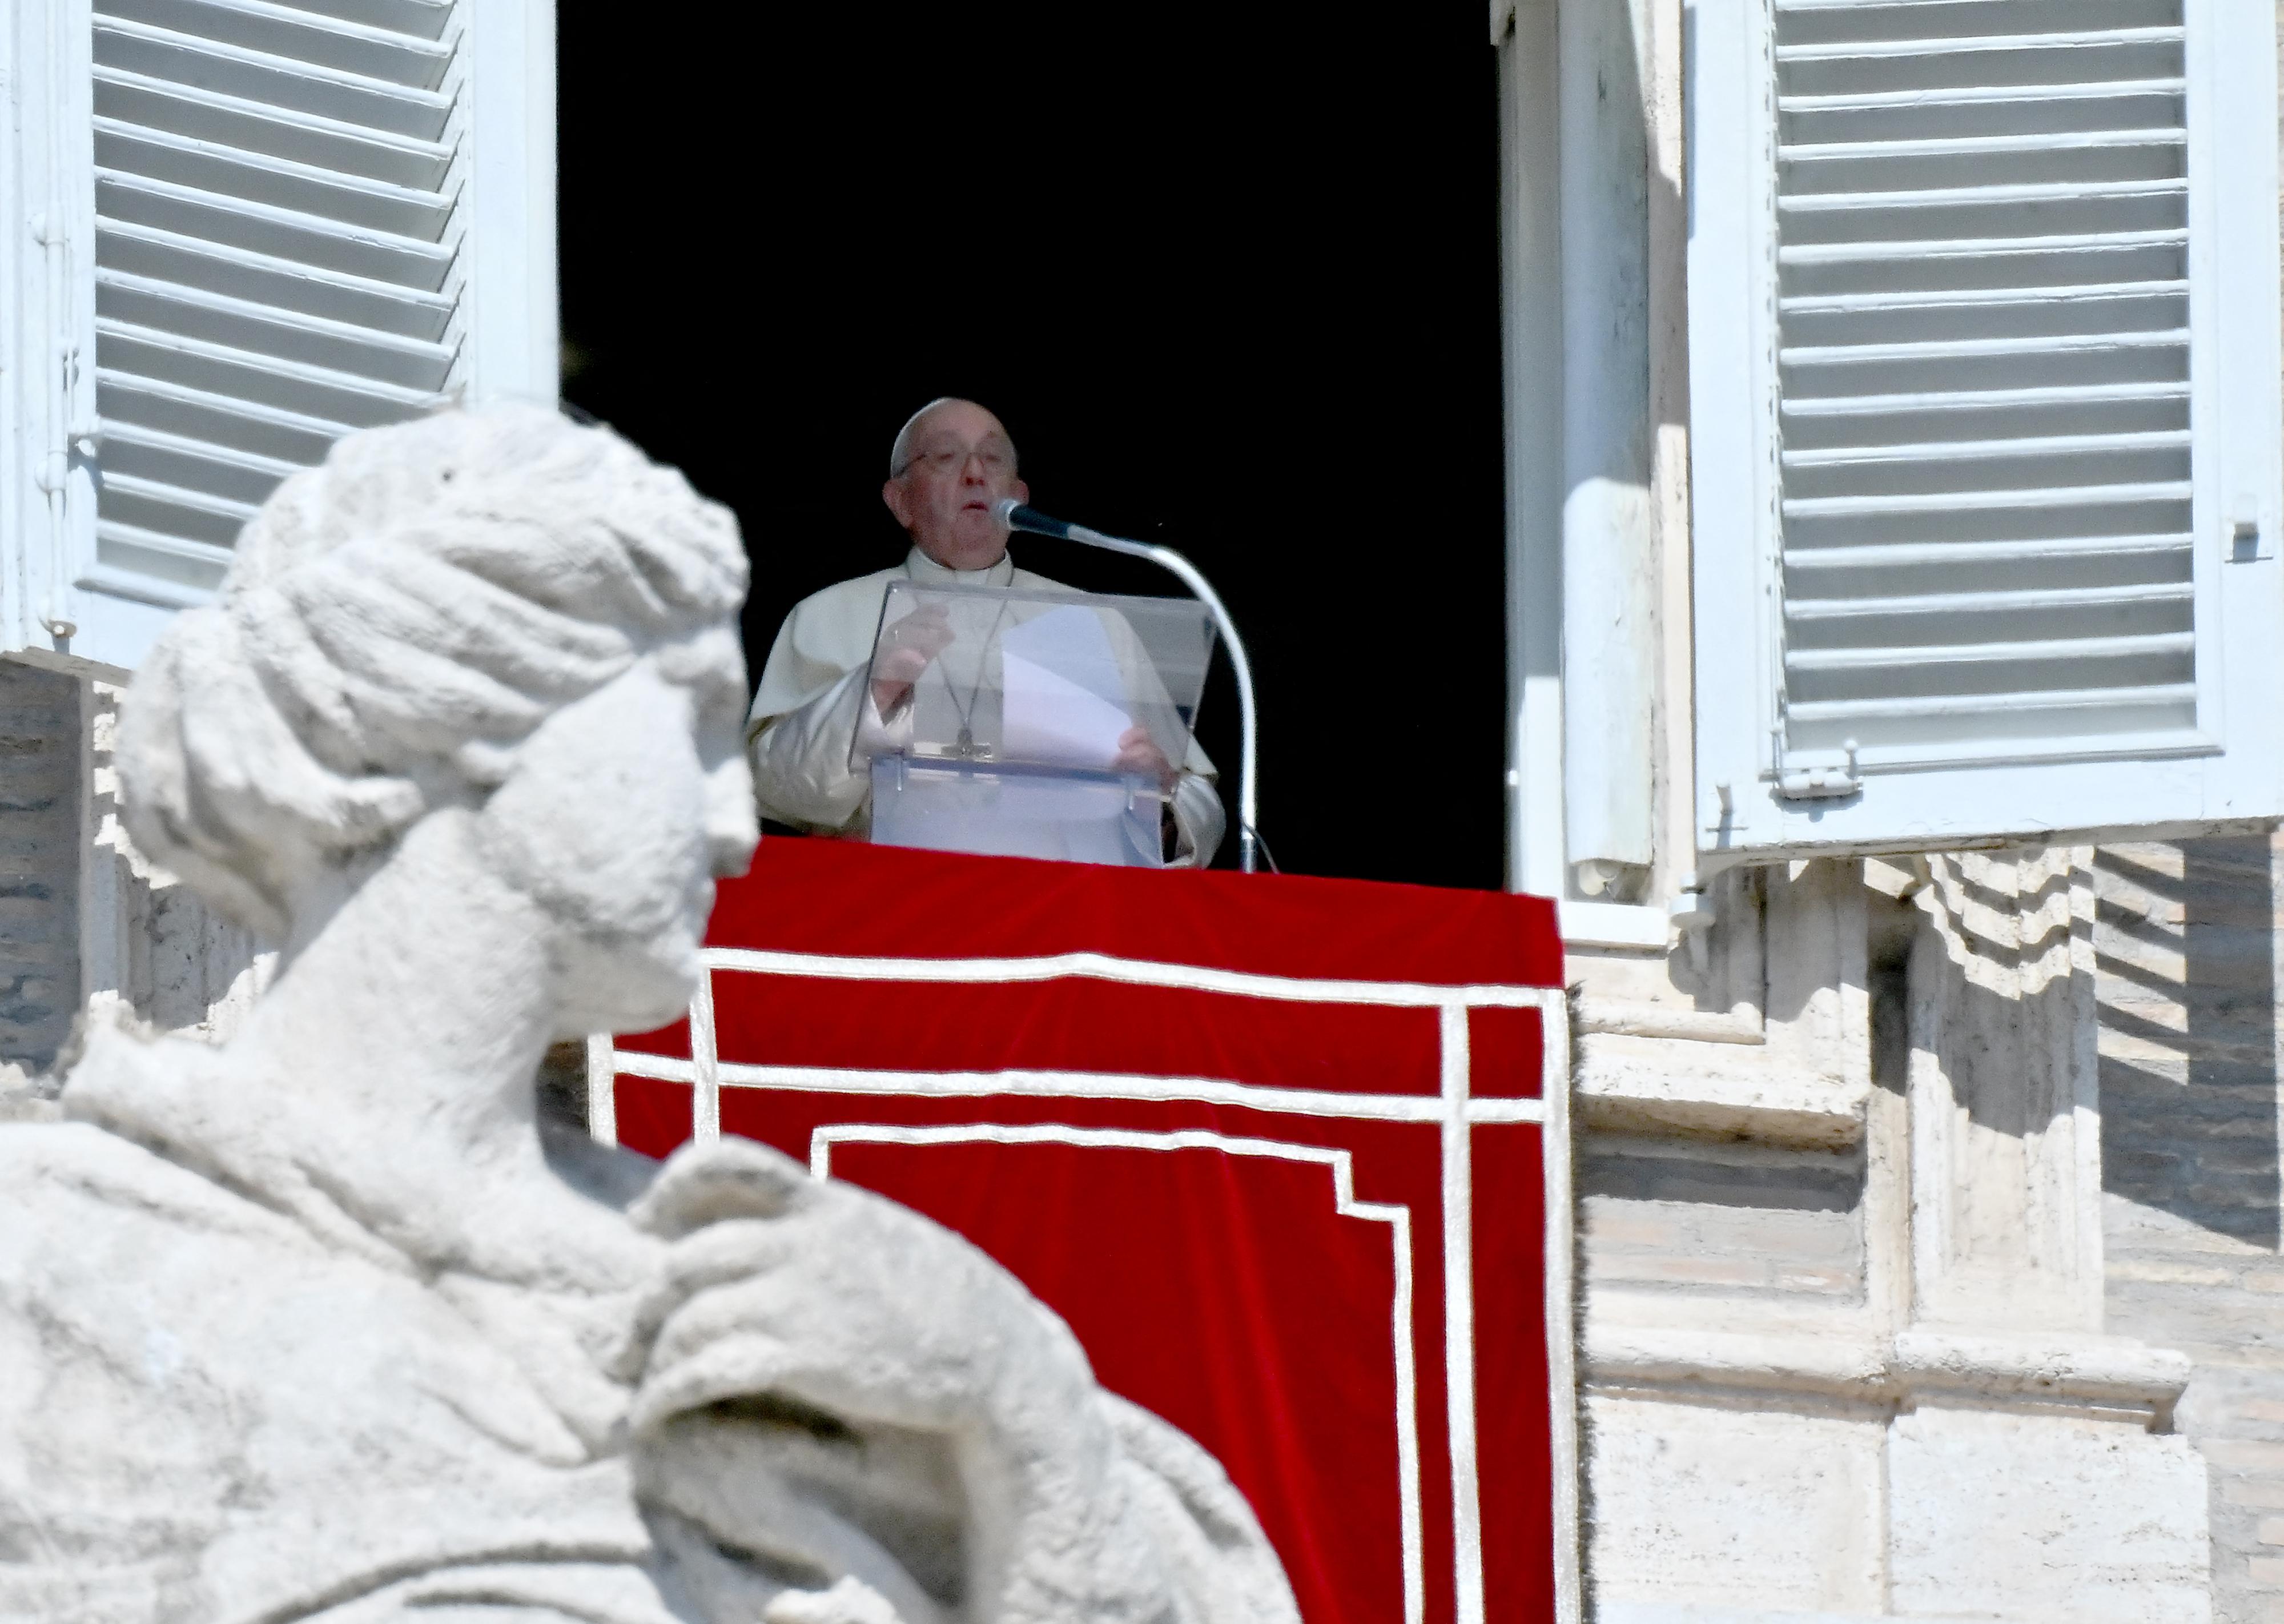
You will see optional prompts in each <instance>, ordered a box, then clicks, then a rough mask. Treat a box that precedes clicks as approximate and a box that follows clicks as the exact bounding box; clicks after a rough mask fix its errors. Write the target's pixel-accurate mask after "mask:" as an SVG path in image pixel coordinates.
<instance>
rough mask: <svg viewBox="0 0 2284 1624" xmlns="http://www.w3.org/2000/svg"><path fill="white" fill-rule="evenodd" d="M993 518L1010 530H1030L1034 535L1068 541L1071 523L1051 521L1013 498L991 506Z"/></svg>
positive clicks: (999, 501) (1036, 510) (1010, 497)
mask: <svg viewBox="0 0 2284 1624" xmlns="http://www.w3.org/2000/svg"><path fill="white" fill-rule="evenodd" d="M991 514H992V517H993V518H995V519H997V520H998V521H999V522H1000V523H1001V524H1003V525H1005V526H1006V527H1008V528H1009V529H1010V530H1028V531H1029V532H1030V533H1031V534H1032V535H1052V536H1055V537H1058V538H1060V539H1062V540H1065V541H1068V539H1069V538H1070V533H1071V527H1070V525H1069V522H1068V520H1065V519H1049V518H1048V517H1047V516H1046V515H1045V514H1044V513H1042V512H1040V511H1038V509H1036V508H1030V507H1025V506H1024V505H1023V504H1021V503H1020V502H1018V501H1016V500H1015V498H1014V497H1013V496H1002V497H1000V498H999V500H998V501H997V502H995V503H993V504H991Z"/></svg>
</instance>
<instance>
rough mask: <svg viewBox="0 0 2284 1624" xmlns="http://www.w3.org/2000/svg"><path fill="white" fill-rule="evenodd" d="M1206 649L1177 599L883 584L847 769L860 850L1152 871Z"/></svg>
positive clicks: (1208, 629) (1200, 628)
mask: <svg viewBox="0 0 2284 1624" xmlns="http://www.w3.org/2000/svg"><path fill="white" fill-rule="evenodd" d="M1214 641H1215V634H1214V625H1213V620H1212V617H1211V615H1210V614H1209V613H1208V611H1207V609H1206V606H1205V605H1203V604H1201V603H1199V602H1197V601H1196V600H1194V599H1192V598H1167V597H1098V596H1091V595H1088V594H1083V593H1077V592H1067V591H1044V592H1041V591H1021V590H1014V589H1004V590H1003V589H992V588H989V587H962V586H930V585H926V584H923V583H921V582H912V581H896V582H890V583H889V586H888V592H887V594H886V595H885V597H884V600H883V603H882V605H881V610H880V629H879V632H878V633H877V635H876V636H875V638H874V641H873V651H872V667H871V669H870V671H869V672H868V673H867V675H868V676H869V678H870V681H871V683H872V687H871V698H872V704H871V705H870V706H868V707H867V708H866V714H865V717H864V722H863V723H862V724H860V725H859V727H858V728H857V730H856V738H855V740H854V741H853V744H852V746H851V749H850V760H849V765H850V766H851V768H852V769H856V770H857V771H860V772H861V771H864V770H866V769H867V768H868V767H869V769H870V771H871V777H872V839H874V840H875V841H877V842H880V844H883V845H893V846H920V847H930V848H933V849H935V850H938V851H966V852H983V853H991V854H997V855H1011V856H1033V857H1062V858H1068V859H1070V860H1072V861H1076V862H1081V863H1125V864H1137V865H1146V866H1153V867H1154V866H1156V865H1157V864H1158V863H1160V862H1161V856H1160V847H1159V825H1160V821H1161V816H1162V807H1163V804H1164V802H1165V800H1166V798H1167V796H1168V795H1169V793H1170V792H1172V789H1173V785H1174V780H1175V777H1176V776H1177V774H1178V773H1179V771H1180V769H1181V767H1182V764H1183V762H1184V761H1185V760H1186V759H1187V757H1188V755H1189V750H1190V730H1191V728H1192V726H1193V723H1194V722H1195V720H1196V717H1197V708H1198V699H1199V696H1200V694H1201V693H1202V691H1204V688H1205V680H1206V671H1207V668H1208V666H1209V665H1210V664H1211V663H1212V660H1213V649H1214Z"/></svg>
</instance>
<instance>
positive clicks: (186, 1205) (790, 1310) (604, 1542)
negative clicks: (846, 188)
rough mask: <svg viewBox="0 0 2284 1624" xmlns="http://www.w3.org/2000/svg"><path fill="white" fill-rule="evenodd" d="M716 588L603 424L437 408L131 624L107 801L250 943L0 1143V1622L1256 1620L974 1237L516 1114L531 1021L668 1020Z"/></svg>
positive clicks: (708, 798) (727, 585)
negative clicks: (265, 955)
mask: <svg viewBox="0 0 2284 1624" xmlns="http://www.w3.org/2000/svg"><path fill="white" fill-rule="evenodd" d="M745 584H746V565H745V560H744V557H743V554H742V551H741V550H740V548H739V541H738V535H737V531H736V527H735V525H734V524H733V522H732V521H731V519H730V517H729V515H728V514H727V513H726V512H725V511H723V510H722V509H720V508H718V507H716V506H714V505H712V504H708V503H705V502H702V501H700V499H699V498H697V497H696V496H693V495H692V492H691V491H690V489H689V488H688V487H687V486H686V485H685V484H684V481H683V480H682V479H681V477H680V476H679V475H678V474H676V473H674V472H671V471H669V470H666V469H661V468H659V467H656V466H654V465H652V464H650V463H649V462H647V461H646V460H645V459H644V458H643V457H641V456H640V454H639V453H637V452H636V451H635V450H634V449H632V448H630V447H629V446H628V445H626V444H625V443H624V442H623V441H620V440H618V439H617V438H616V437H615V436H614V435H612V434H610V433H608V432H606V431H603V430H599V429H593V428H581V427H576V426H573V425H571V424H569V423H567V422H566V421H564V420H563V419H561V418H558V417H556V416H554V415H553V414H551V413H547V412H544V411H541V410H536V409H530V408H518V409H501V410H487V411H483V412H479V413H465V414H454V415H449V416H443V417H438V418H430V419H427V420H425V421H422V422H418V423H414V424H408V425H404V426H399V427H394V428H387V429H379V430H374V431H370V432H367V433H360V434H356V435H353V436H351V437H350V438H348V439H347V440H345V441H342V442H341V443H340V445H339V446H338V447H337V448H336V449H335V450H334V451H333V454H332V457H330V458H329V459H328V460H327V462H326V463H325V465H324V466H323V467H322V468H318V469H316V470H313V471H311V472H307V473H303V474H300V475H297V476H295V477H294V478H293V479H291V480H287V481H286V483H285V485H283V486H282V487H280V488H279V489H278V492H277V494H276V495H275V496H273V497H272V498H271V500H270V503H269V504H268V505H267V506H266V507H265V508H264V509H263V510H262V512H261V514H260V515H259V516H258V517H257V518H256V519H254V521H253V522H252V523H251V524H249V525H248V526H247V527H246V533H245V535H244V536H243V537H242V539H241V540H240V542H239V550H238V557H237V561H236V563H235V565H234V566H233V567H232V570H231V576H230V579H229V581H228V582H227V584H226V585H225V587H224V589H223V595H222V597H221V599H220V601H219V602H217V603H215V605H211V606H209V607H207V608H203V609H197V610H192V611H190V612H188V613H184V614H183V615H182V616H181V617H180V619H179V620H178V621H176V624H175V626H174V628H173V629H172V630H170V631H169V632H168V635H167V636H166V637H165V639H164V640H163V641H162V643H161V644H160V647H159V649H158V650H157V651H156V652H154V653H153V656H152V658H151V660H150V661H149V663H148V664H147V665H146V667H145V669H144V670H143V672H142V674H141V675H139V676H138V678H137V682H136V684H135V687H134V689H133V691H131V693H130V695H129V702H128V708H127V711H126V714H125V716H124V718H123V721H122V725H121V741H120V769H121V775H122V779H123V783H124V790H125V794H126V797H127V802H128V810H129V824H130V828H131V830H132V832H133V833H134V836H135V838H136V839H137V842H138V843H139V844H140V845H141V846H142V847H143V848H144V850H145V852H146V853H147V854H148V855H150V856H151V857H152V858H153V860H155V861H157V862H160V863H165V864H167V865H168V866H169V867H171V868H172V869H174V870H175V871H176V872H178V873H180V874H181V875H183V876H184V878H186V879H187V880H188V881H190V882H191V883H192V885H194V886H196V887H197V888H198V889H199V891H200V892H201V893H203V894H205V895H206V896H207V898H208V899H209V900H211V901H212V902H215V904H216V905H217V906H219V907H222V908H223V909H225V910H228V911H229V912H230V913H231V915H232V916H233V917H236V918H238V919H239V920H240V921H242V922H243V923H245V924H246V925H249V926H251V927H253V928H254V929H255V930H257V931H259V932H261V933H263V934H264V935H266V936H267V937H269V938H270V939H271V940H272V941H277V942H278V943H280V944H282V948H283V952H282V956H281V969H280V972H279V973H278V978H277V980H276V982H275V984H274V986H273V987H272V988H271V989H270V991H269V993H268V994H267V995H265V996H264V997H263V999H262V1002H261V1003H258V1004H257V1005H256V1006H255V1007H254V1010H253V1011H252V1012H251V1013H250V1014H249V1015H248V1017H247V1019H246V1023H245V1025H244V1027H243V1028H242V1029H241V1031H240V1033H239V1035H238V1036H237V1037H236V1038H235V1039H234V1040H233V1041H232V1042H230V1043H229V1044H228V1045H226V1046H224V1047H222V1048H219V1049H216V1048H211V1047H208V1046H207V1045H205V1044H202V1043H199V1042H191V1041H188V1040H182V1039H168V1040H157V1041H153V1040H150V1039H147V1038H145V1037H144V1036H140V1035H137V1034H135V1033H132V1032H129V1031H126V1030H121V1029H116V1028H103V1029H98V1030H95V1031H92V1032H90V1034H89V1035H88V1036H87V1041H86V1042H85V1046H84V1052H83V1053H82V1056H81V1058H79V1060H78V1062H77V1064H76V1066H74V1068H73V1069H72V1070H71V1072H70V1074H69V1075H68V1078H67V1081H66V1084H65V1087H64V1089H63V1091H62V1094H61V1098H60V1108H61V1113H62V1116H63V1118H64V1119H65V1120H59V1121H51V1122H19V1123H12V1124H0V1200H4V1202H5V1206H6V1213H7V1217H6V1221H5V1222H4V1223H0V1619H5V1620H32V1619H38V1620H77V1621H80V1624H114V1621H115V1624H129V1621H133V1624H155V1621H157V1620H168V1621H170V1624H171V1621H176V1620H179V1621H182V1624H206V1621H207V1620H215V1621H216V1624H223V1621H228V1624H252V1621H253V1620H274V1621H279V1624H282V1621H284V1620H325V1624H352V1621H354V1624H366V1621H368V1620H397V1619H413V1618H417V1619H418V1620H423V1621H425V1624H462V1621H465V1624H476V1621H477V1620H499V1621H500V1624H508V1621H509V1620H515V1621H516V1624H538V1621H540V1620H583V1621H588V1624H669V1620H685V1621H686V1620H704V1621H707V1624H731V1620H736V1621H737V1624H899V1621H900V1624H950V1621H951V1620H962V1621H966V1624H987V1621H988V1624H1000V1621H1003V1620H1004V1621H1011V1624H1012V1621H1015V1620H1023V1621H1036V1624H1049V1621H1051V1620H1052V1621H1054V1624H1068V1621H1075V1620H1132V1621H1133V1624H1224V1621H1225V1620H1226V1621H1230V1624H1238V1621H1243V1624H1254V1621H1255V1620H1260V1621H1263V1624H1266V1621H1269V1620H1277V1621H1279V1624H1283V1621H1285V1620H1295V1619H1296V1618H1297V1614H1296V1613H1295V1609H1294V1606H1293V1603H1292V1599H1291V1596H1290V1592H1289V1590H1288V1589H1287V1586H1286V1583H1285V1581H1284V1577H1283V1574H1282V1573H1281V1571H1280V1570H1279V1567H1278V1565H1277V1562H1276V1559H1275V1558H1274V1556H1273V1554H1272V1553H1271V1550H1270V1549H1269V1547H1268V1545H1267V1543H1266V1542H1265V1541H1264V1540H1263V1538H1262V1536H1261V1534H1260V1532H1259V1530H1258V1528H1257V1527H1256V1526H1255V1523H1254V1521H1253V1519H1252V1516H1251V1513H1250V1511H1248V1508H1247V1506H1246V1505H1245V1503H1244V1501H1243V1499H1242V1497H1241V1496H1240V1495H1238V1494H1237V1493H1236V1491H1235V1490H1234V1489H1233V1488H1232V1487H1231V1485H1230V1484H1229V1482H1228V1481H1227V1480H1226V1478H1225V1477H1224V1475H1223V1474H1222V1472H1221V1471H1220V1469H1219V1467H1218V1466H1217V1465H1216V1464H1215V1463H1214V1462H1213V1461H1212V1460H1211V1459H1210V1458H1209V1457H1208V1456H1206V1455H1205V1453H1204V1452H1203V1451H1202V1450H1201V1449H1199V1448H1197V1446H1196V1445H1195V1444H1193V1443H1192V1442H1191V1441H1189V1440H1187V1439H1186V1438H1185V1437H1183V1436H1182V1435H1181V1434H1179V1433H1176V1432H1175V1431H1174V1430H1173V1429H1171V1428H1170V1427H1168V1426H1167V1425H1165V1424H1164V1423H1162V1422H1160V1421H1158V1420H1157V1419H1156V1418H1155V1417H1151V1416H1149V1415H1147V1414H1146V1413H1145V1412H1143V1411H1141V1410H1139V1409H1135V1408H1134V1407H1132V1406H1130V1405H1127V1404H1124V1403H1123V1402H1122V1401H1118V1400H1116V1399H1115V1398H1113V1397H1112V1396H1110V1395H1109V1394H1105V1393H1104V1392H1102V1391H1101V1390H1100V1389H1099V1387H1097V1386H1095V1384H1094V1381H1093V1378H1092V1377H1091V1372H1090V1371H1089V1370H1088V1368H1087V1364H1086V1361H1085V1358H1084V1356H1083V1354H1082V1353H1081V1351H1080V1350H1079V1348H1078V1347H1077V1345H1076V1341H1075V1340H1074V1339H1073V1338H1072V1337H1071V1336H1070V1334H1069V1332H1068V1330H1067V1329H1066V1328H1065V1327H1064V1326H1063V1325H1062V1324H1061V1323H1060V1321H1059V1320H1057V1319H1056V1318H1055V1317H1054V1316H1052V1314H1050V1313H1049V1312H1047V1311H1046V1310H1045V1309H1044V1308H1042V1307H1041V1306H1040V1305H1039V1304H1038V1303H1036V1301H1034V1300H1031V1299H1030V1298H1029V1296H1028V1295H1027V1294H1026V1293H1025V1292H1024V1291H1023V1290H1022V1288H1021V1286H1020V1285H1019V1284H1016V1282H1015V1281H1014V1280H1013V1278H1011V1277H1009V1276H1007V1275H1006V1274H1005V1272H1004V1271H1002V1270H1001V1269H998V1268H997V1266H996V1265H994V1264H993V1263H991V1262H990V1261H989V1260H988V1259H986V1258H985V1257H984V1256H983V1255H982V1253H978V1252H976V1251H975V1250H974V1249H973V1248H972V1247H970V1246H968V1245H966V1243H965V1242H963V1241H961V1240H959V1239H958V1238H956V1237H954V1236H952V1235H951V1234H950V1233H949V1232H947V1231H945V1230H941V1229H939V1228H937V1227H936V1226H935V1225H933V1224H930V1223H928V1222H926V1221H925V1220H922V1219H920V1218H919V1217H917V1216H915V1215H914V1214H911V1213H908V1212H906V1211H904V1210H903V1209H902V1208H899V1207H896V1206H892V1205H890V1204H889V1203H887V1202H885V1201H881V1200H880V1199H878V1198H873V1197H871V1196H868V1195H866V1194H864V1193H863V1192H861V1191H856V1190H855V1189H853V1188H851V1187H849V1186H846V1185H841V1184H834V1183H817V1182H813V1181H812V1180H810V1178H809V1176H808V1175H807V1174H806V1173H805V1171H804V1170H803V1169H802V1168H801V1167H798V1166H797V1165H795V1164H794V1163H793V1162H791V1161H788V1160H787V1159H785V1158H783V1157H780V1156H778V1155H777V1154H776V1153H775V1152H770V1151H768V1150H765V1149H763V1148H762V1147H760V1146H757V1145H753V1144H739V1143H734V1142H733V1143H726V1144H721V1145H719V1146H714V1147H692V1148H690V1149H687V1150H685V1151H684V1152H682V1153H681V1154H679V1155H677V1157H676V1158H675V1159H673V1160H671V1161H669V1163H667V1164H666V1165H665V1167H663V1169H654V1168H653V1165H652V1164H650V1163H648V1162H646V1161H645V1160H643V1159H640V1158H637V1157H632V1156H629V1155H624V1154H622V1153H619V1152H606V1151H604V1150H602V1149H601V1148H600V1147H598V1146H596V1145H594V1144H591V1143H589V1142H587V1141H586V1140H585V1139H583V1137H581V1136H576V1135H573V1134H569V1133H567V1132H566V1133H560V1134H559V1133H557V1132H555V1131H554V1130H552V1129H551V1128H549V1127H548V1126H547V1125H545V1124H543V1123H542V1122H541V1121H540V1120H538V1119H537V1117H536V1112H535V1108H534V1097H533V1088H532V1079H533V1075H534V1073H535V1071H536V1067H537V1065H538V1062H539V1059H540V1057H541V1055H542V1053H543V1051H544V1049H545V1048H546V1046H547V1045H548V1044H549V1043H550V1042H552V1041H555V1040H557V1039H560V1038H567V1037H576V1036H579V1035H583V1034H585V1033H588V1032H591V1031H598V1030H604V1029H617V1030H631V1029H637V1028H642V1027H652V1026H655V1025H657V1024H659V1023H661V1021H663V1020H666V1019H671V1018H672V1016H673V1015H674V1013H675V1012H676V1011H678V1010H679V1009H680V1008H681V1007H682V1006H683V1005H684V1003H685V1001H686V1000H687V998H688V996H689V994H690V992H691V990H692V986H693V985H694V980H695V977H696V975H697V972H698V957H697V953H698V946H699V941H700V933H701V931H702V930H703V927H704V924H705V920H706V917H707V914H708V910H709V909H710V907H711V903H712V896H713V887H712V885H711V882H710V880H709V879H708V871H709V870H710V871H712V872H713V873H716V874H724V873H735V872H739V871H742V870H743V869H744V867H745V865H746V863H747V859H748V858H749V856H750V855H751V850H752V846H753V842H754V839H755V832H754V821H753V809H752V808H753V796H752V791H751V785H750V784H749V781H748V778H747V769H746V765H745V761H744V758H743V754H742V752H741V750H740V742H741V741H740V724H741V721H742V715H743V710H744V702H745V697H746V696H745V681H744V672H743V667H742V660H741V657H740V654H739V644H738V639H737V632H736V615H737V611H738V607H739V602H740V600H741V599H742V597H743V596H744V591H745ZM653 1174H654V1176H653Z"/></svg>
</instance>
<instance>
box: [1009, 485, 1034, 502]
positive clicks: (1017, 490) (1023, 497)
mask: <svg viewBox="0 0 2284 1624" xmlns="http://www.w3.org/2000/svg"><path fill="white" fill-rule="evenodd" d="M1007 494H1008V495H1009V496H1013V497H1014V498H1015V500H1016V501H1018V502H1020V503H1021V504H1023V505H1024V506H1025V507H1029V506H1030V505H1031V488H1030V487H1029V486H1028V485H1026V484H1024V483H1023V481H1022V480H1016V481H1015V482H1014V483H1013V485H1010V486H1009V487H1008V488H1007Z"/></svg>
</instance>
